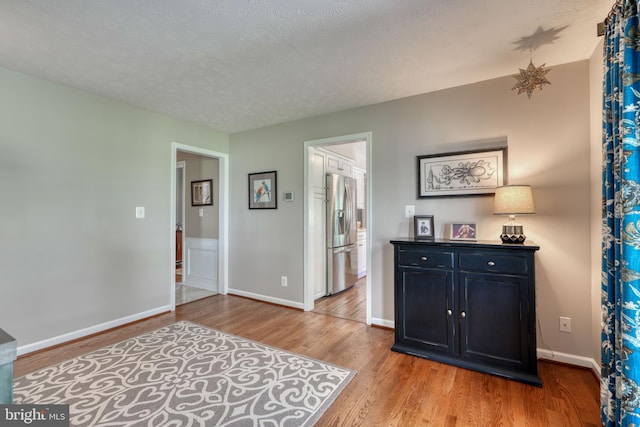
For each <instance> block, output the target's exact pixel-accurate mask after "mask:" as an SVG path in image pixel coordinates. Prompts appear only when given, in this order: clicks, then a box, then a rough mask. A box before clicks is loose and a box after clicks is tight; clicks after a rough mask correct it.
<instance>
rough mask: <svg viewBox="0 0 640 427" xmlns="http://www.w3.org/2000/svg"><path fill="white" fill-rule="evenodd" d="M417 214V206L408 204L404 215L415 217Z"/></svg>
mask: <svg viewBox="0 0 640 427" xmlns="http://www.w3.org/2000/svg"><path fill="white" fill-rule="evenodd" d="M415 214H416V207H415V206H413V205H407V206H405V207H404V217H405V218H413V216H414V215H415Z"/></svg>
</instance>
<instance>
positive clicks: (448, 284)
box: [396, 267, 457, 353]
mask: <svg viewBox="0 0 640 427" xmlns="http://www.w3.org/2000/svg"><path fill="white" fill-rule="evenodd" d="M399 274H400V275H401V277H400V280H399V282H398V283H399V286H398V288H399V289H396V304H399V305H400V306H399V307H397V308H396V313H400V315H399V316H397V318H396V328H397V331H396V332H397V335H399V336H398V339H399V340H400V341H401V342H402V343H404V344H407V345H411V346H417V347H420V348H422V349H425V350H429V351H438V352H443V353H455V352H456V351H457V345H456V342H455V339H454V333H455V331H454V322H452V321H451V319H452V317H451V315H450V314H449V313H450V311H449V310H451V312H453V311H454V307H453V302H454V299H453V272H452V271H451V270H445V269H418V268H410V267H403V268H400V271H399Z"/></svg>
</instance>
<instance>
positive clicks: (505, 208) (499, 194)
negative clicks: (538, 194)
mask: <svg viewBox="0 0 640 427" xmlns="http://www.w3.org/2000/svg"><path fill="white" fill-rule="evenodd" d="M493 213H494V214H495V215H516V214H532V213H535V209H534V207H533V194H532V193H531V186H530V185H506V186H504V187H498V188H496V198H495V201H494V205H493Z"/></svg>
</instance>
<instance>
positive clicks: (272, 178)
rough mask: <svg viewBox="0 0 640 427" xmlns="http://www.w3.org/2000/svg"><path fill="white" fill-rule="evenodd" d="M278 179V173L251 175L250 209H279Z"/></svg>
mask: <svg viewBox="0 0 640 427" xmlns="http://www.w3.org/2000/svg"><path fill="white" fill-rule="evenodd" d="M277 179H278V173H277V172H276V171H271V172H257V173H250V174H249V209H277V208H278V189H277Z"/></svg>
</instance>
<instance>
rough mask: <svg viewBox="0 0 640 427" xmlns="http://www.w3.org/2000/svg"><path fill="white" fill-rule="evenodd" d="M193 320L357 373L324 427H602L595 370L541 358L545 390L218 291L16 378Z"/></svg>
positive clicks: (330, 320) (373, 331)
mask: <svg viewBox="0 0 640 427" xmlns="http://www.w3.org/2000/svg"><path fill="white" fill-rule="evenodd" d="M177 320H190V321H193V322H196V323H199V324H202V325H205V326H209V327H211V328H216V329H219V330H222V331H225V332H228V333H232V334H236V335H240V336H243V337H245V338H249V339H252V340H256V341H260V342H262V343H265V344H268V345H271V346H274V347H279V348H282V349H285V350H289V351H293V352H297V353H300V354H304V355H306V356H309V357H313V358H316V359H320V360H324V361H326V362H330V363H334V364H337V365H340V366H343V367H347V368H350V369H353V370H355V371H357V375H356V376H355V377H354V379H353V380H352V381H351V383H350V384H349V385H348V386H347V387H346V388H345V390H344V391H343V392H342V393H341V395H340V396H339V397H338V399H337V400H336V401H335V402H334V403H333V405H332V406H331V407H330V408H329V409H328V410H327V412H326V413H325V414H324V415H323V416H322V418H320V420H319V421H318V423H317V424H316V425H317V426H366V427H369V426H385V427H386V426H403V427H405V426H423V425H424V426H427V425H432V426H545V427H546V426H597V425H600V421H599V399H600V393H599V385H598V382H597V380H596V378H595V377H594V375H593V373H592V372H591V371H588V370H585V369H580V368H574V367H569V366H564V365H559V364H554V363H550V362H544V361H540V362H539V371H540V376H541V378H542V381H543V382H544V386H543V387H542V388H539V387H534V386H529V385H525V384H521V383H518V382H514V381H509V380H504V379H501V378H497V377H494V376H490V375H486V374H480V373H477V372H473V371H468V370H465V369H460V368H455V367H452V366H449V365H444V364H440V363H436V362H432V361H429V360H425V359H421V358H417V357H413V356H408V355H405V354H400V353H395V352H393V351H391V350H390V347H391V344H392V343H393V331H391V330H387V329H381V328H375V327H369V326H367V325H365V324H363V323H361V322H355V321H352V320H346V319H341V318H338V317H335V316H328V315H324V314H320V313H314V312H302V311H300V310H296V309H290V308H285V307H281V306H276V305H273V304H268V303H262V302H258V301H253V300H250V299H246V298H241V297H236V296H230V295H216V296H213V297H209V298H205V299H202V300H199V301H195V302H192V303H189V304H184V305H181V306H180V307H177V308H176V311H175V313H166V314H162V315H158V316H155V317H153V318H150V319H147V320H143V321H139V322H135V323H132V324H129V325H126V326H123V327H120V328H117V329H115V330H112V331H108V332H104V333H101V334H97V335H94V336H91V337H87V338H83V339H80V340H76V341H75V342H71V343H67V344H63V345H59V346H57V347H55V348H51V349H48V350H42V351H39V352H36V353H33V354H30V355H26V356H21V357H19V358H18V360H17V361H16V363H15V366H14V368H15V375H16V376H21V375H24V374H25V373H28V372H31V371H34V370H36V369H39V368H42V367H45V366H48V365H51V364H54V363H57V362H60V361H63V360H66V359H68V358H71V357H74V356H76V355H80V354H83V353H86V352H89V351H92V350H95V349H97V348H100V347H103V346H105V345H109V344H112V343H115V342H118V341H121V340H124V339H127V338H129V337H132V336H135V335H138V334H140V333H143V332H147V331H150V330H153V329H156V328H158V327H160V326H163V325H167V324H170V323H172V322H175V321H177Z"/></svg>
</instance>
